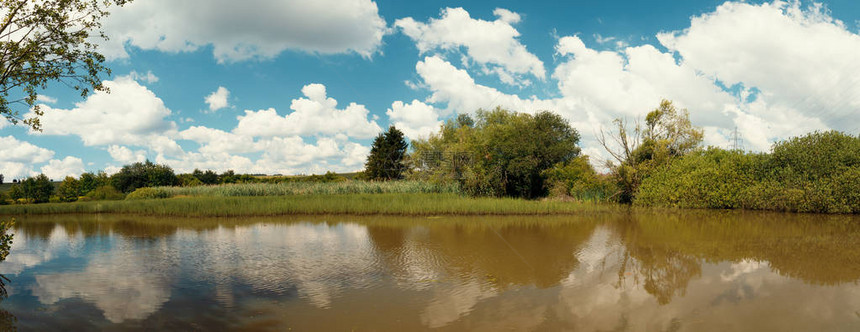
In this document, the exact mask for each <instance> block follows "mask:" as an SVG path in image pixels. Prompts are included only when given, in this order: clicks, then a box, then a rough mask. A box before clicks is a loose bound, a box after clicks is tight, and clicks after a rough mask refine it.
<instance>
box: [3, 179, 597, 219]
mask: <svg viewBox="0 0 860 332" xmlns="http://www.w3.org/2000/svg"><path fill="white" fill-rule="evenodd" d="M387 182H391V181H387ZM195 188H211V186H202V187H195ZM611 209H613V207H612V206H608V207H607V206H599V205H595V204H584V203H570V202H560V201H537V200H523V199H516V198H495V197H464V196H462V195H458V194H439V193H382V194H361V193H351V194H338V195H325V194H308V195H297V196H293V197H290V199H284V198H283V197H276V196H270V197H175V198H170V199H143V200H133V201H131V200H122V201H110V202H75V203H61V204H35V205H10V206H0V213H2V214H17V215H31V214H59V213H128V214H136V215H153V216H187V217H205V216H210V217H229V216H279V215H308V214H349V215H410V216H436V215H554V214H574V213H583V212H591V211H594V212H601V211H607V210H611Z"/></svg>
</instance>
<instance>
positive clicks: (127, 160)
mask: <svg viewBox="0 0 860 332" xmlns="http://www.w3.org/2000/svg"><path fill="white" fill-rule="evenodd" d="M107 151H108V153H109V154H110V157H111V158H113V160H115V161H118V162H120V163H122V164H124V165H126V164H133V163H136V162H143V161H145V160H146V151H144V150H137V151H132V150H131V149H129V148H128V147H125V146H119V145H111V146H109V147H108V149H107Z"/></svg>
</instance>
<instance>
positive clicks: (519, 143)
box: [0, 100, 860, 215]
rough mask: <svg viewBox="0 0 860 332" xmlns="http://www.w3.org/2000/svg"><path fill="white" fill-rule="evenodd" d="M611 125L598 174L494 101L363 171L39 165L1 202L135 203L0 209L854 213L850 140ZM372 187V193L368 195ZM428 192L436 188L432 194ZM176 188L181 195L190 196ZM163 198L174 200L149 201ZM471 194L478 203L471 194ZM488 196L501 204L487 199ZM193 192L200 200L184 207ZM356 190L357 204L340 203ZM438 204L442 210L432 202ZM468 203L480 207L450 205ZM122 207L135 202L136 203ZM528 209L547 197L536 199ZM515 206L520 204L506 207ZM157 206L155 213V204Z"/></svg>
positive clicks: (665, 120)
mask: <svg viewBox="0 0 860 332" xmlns="http://www.w3.org/2000/svg"><path fill="white" fill-rule="evenodd" d="M612 128H613V129H612V130H611V131H609V132H603V131H602V132H601V134H600V135H599V137H598V141H600V143H602V145H603V146H604V148H605V149H606V151H607V153H608V154H609V155H611V156H612V158H614V160H611V161H609V162H607V163H606V164H605V167H606V168H605V170H607V172H605V173H600V172H598V170H597V169H595V167H594V166H593V163H592V162H591V160H590V158H589V156H586V155H582V154H581V153H580V148H579V147H578V144H579V139H580V135H579V133H578V132H577V131H576V130H575V129H573V128H572V127H571V126H570V125H569V124H568V122H567V121H566V120H564V119H563V118H561V117H560V116H558V115H556V114H554V113H550V112H539V113H536V114H534V115H530V114H523V113H516V112H511V111H507V110H504V109H500V108H497V109H495V110H492V111H482V110H479V111H478V112H477V113H476V115H475V118H472V117H471V116H469V115H459V116H457V117H455V118H453V119H450V120H448V121H447V122H445V123H444V124H443V125H442V126H441V128H440V130H439V131H438V132H436V133H433V134H431V135H430V136H429V137H428V138H426V139H417V140H413V141H412V142H411V146H412V150H411V152H408V148H407V147H408V145H407V144H406V141H405V139H404V137H403V134H402V133H401V132H400V131H399V130H397V129H396V128H394V127H393V126H392V127H390V128H389V129H388V131H387V132H385V133H382V134H380V135H379V136H378V137H377V138H376V139H375V140H374V142H373V146H372V149H371V154H370V155H369V156H368V161H367V163H366V167H367V169H366V170H365V171H364V172H362V173H360V174H358V175H356V176H350V177H349V178H348V177H345V176H341V175H338V174H335V173H331V172H328V173H326V174H325V175H312V176H292V177H285V176H274V177H260V176H253V175H248V174H241V175H240V174H235V173H234V172H233V171H227V172H224V173H221V174H218V173H215V172H214V171H211V170H206V171H200V170H194V172H192V173H187V174H179V175H176V174H174V172H173V170H172V169H171V168H170V167H168V166H166V165H155V164H153V163H151V162H149V161H146V162H144V163H135V164H131V165H126V166H125V167H123V168H122V169H121V170H120V171H119V172H118V173H116V174H114V175H112V176H108V175H106V174H105V173H103V172H99V173H97V174H94V173H85V174H83V175H81V177H80V178H79V179H76V178H73V177H67V178H66V179H65V180H64V181H63V182H62V184H60V186H59V187H58V188H57V190H56V192H54V191H53V189H54V188H53V186H52V185H50V180H48V179H47V177H45V176H44V175H41V176H38V177H33V178H28V179H26V180H24V181H20V182H19V183H17V184H14V185H13V186H12V187H11V189H10V190H8V193H0V196H2V197H0V204H3V203H6V204H8V203H16V205H17V204H29V203H44V202H48V201H50V202H74V201H78V202H87V201H104V200H122V199H125V200H127V201H133V202H123V203H107V202H101V203H95V204H88V203H87V204H80V205H75V206H69V207H59V206H60V205H51V206H46V207H44V208H42V207H38V208H37V207H29V206H24V207H21V206H15V207H0V214H9V213H12V214H14V213H60V212H64V211H65V212H111V211H114V209H116V212H134V213H138V212H139V213H165V214H167V215H175V214H178V215H182V213H183V212H181V211H178V210H176V209H178V208H179V207H184V208H189V209H191V210H190V212H188V213H189V215H196V214H198V213H202V214H203V215H207V214H206V213H207V212H205V211H203V209H204V208H205V209H209V208H211V209H213V210H212V211H213V212H212V213H214V214H215V215H222V214H227V215H234V214H231V212H230V211H227V210H224V209H223V208H219V207H216V205H217V202H218V200H217V199H215V200H213V199H210V198H227V197H279V196H289V197H287V198H284V197H282V198H279V199H281V200H284V201H285V203H283V204H285V205H283V206H280V205H277V204H275V203H272V202H273V201H272V198H269V199H267V200H261V201H259V202H258V203H255V202H253V201H250V200H249V201H243V203H245V204H248V206H244V207H234V208H236V209H239V210H237V211H246V212H236V213H249V214H257V213H261V214H264V215H269V214H272V213H347V212H348V211H351V212H354V213H358V214H364V213H371V212H372V211H377V212H378V213H381V214H385V213H403V214H432V213H442V214H446V213H454V214H456V213H466V214H470V213H488V214H497V213H503V212H504V213H514V214H517V213H525V214H529V213H549V212H547V211H561V212H562V213H566V212H569V210H566V209H564V208H561V209H560V208H557V207H555V204H558V203H559V202H571V201H572V202H579V203H580V204H581V203H590V204H597V203H622V204H633V205H637V206H650V207H671V208H710V209H754V210H776V211H791V212H816V213H860V137H858V136H852V135H849V134H844V133H840V132H835V131H828V132H814V133H810V134H807V135H804V136H800V137H795V138H791V139H789V140H786V141H781V142H776V143H775V144H774V145H773V147H772V149H771V151H769V152H767V153H750V152H743V151H738V150H725V149H721V148H716V147H708V148H702V138H703V132H702V130H701V129H700V128H697V127H695V126H694V125H693V124H692V123H691V122H690V120H689V113H688V112H687V110H685V109H677V108H676V107H675V106H674V105H673V104H672V103H671V102H669V101H666V100H664V101H663V102H661V104H660V105H659V106H658V107H657V108H655V109H654V110H653V111H651V112H649V113H648V115H647V116H646V117H645V122H644V123H643V124H639V123H635V124H634V126H633V128H628V124H627V123H625V121H623V120H622V119H616V120H615V121H614V122H613V127H612ZM377 194H379V195H383V196H379V197H377V198H372V199H370V198H367V197H370V196H369V195H377ZM396 194H404V195H411V196H409V197H411V198H410V199H411V200H410V201H409V204H413V206H408V207H406V206H403V207H389V206H386V205H385V204H384V200H382V199H387V198H390V197H394V196H393V195H396ZM350 195H356V196H355V197H354V198H353V197H351V196H350ZM415 195H417V196H415ZM433 195H439V197H438V198H432V197H431V196H433ZM299 196H307V197H299ZM185 197H191V201H189V200H187V199H185ZM547 197H549V199H546V198H547ZM166 198H172V199H179V200H176V201H173V200H171V201H168V202H165V203H151V202H148V200H153V199H166ZM204 198H206V199H204ZM479 198H485V199H487V200H486V201H477V200H476V199H479ZM491 198H496V199H501V200H499V201H492V199H491ZM195 199H198V200H200V202H201V203H200V204H199V205H195V204H193V203H192V201H193V200H195ZM326 199H333V200H337V201H332V202H330V203H329V204H331V206H332V208H331V209H330V210H329V209H326V208H324V207H323V206H322V205H319V206H317V205H315V204H317V203H319V204H322V203H321V202H323V201H324V200H326ZM366 199H368V201H366V203H368V204H369V205H368V206H367V207H361V208H356V207H353V206H352V204H359V203H358V202H364V201H363V200H366ZM517 199H524V200H521V201H520V200H517ZM225 202H226V201H225ZM229 202H233V201H229ZM295 202H304V203H306V204H310V206H317V207H308V208H300V207H293V205H291V204H294V203H295ZM439 202H444V203H445V204H451V205H452V206H454V207H452V208H451V209H445V208H442V207H438V206H437V205H436V204H437V203H438V204H441V203H439ZM477 202H483V203H480V204H484V205H480V204H479V205H477V206H476V207H475V208H464V207H457V206H462V205H463V204H477ZM487 202H494V203H487ZM500 202H506V203H504V204H509V206H511V207H512V208H504V209H500V208H497V207H495V205H494V204H503V203H500ZM515 202H521V203H515ZM159 204H165V205H163V206H162V205H159ZM207 204H209V205H212V206H211V207H210V206H208V205H207ZM273 204H274V205H273ZM487 204H489V205H487ZM134 205H139V206H141V207H140V208H139V209H138V208H134V207H132V206H134ZM323 205H324V204H323ZM536 205H546V207H545V208H537V207H535V206H536ZM255 206H264V208H259V207H255ZM272 206H275V207H272ZM482 208H486V210H482ZM517 208H523V209H524V210H522V211H520V212H517V210H516V209H517ZM102 209H107V210H102ZM149 209H155V210H149ZM159 209H164V210H163V212H160V211H162V210H159ZM541 209H546V210H541ZM574 210H576V208H574ZM45 211H47V212H45ZM536 211H537V212H536ZM541 211H543V212H541ZM553 213H554V212H553Z"/></svg>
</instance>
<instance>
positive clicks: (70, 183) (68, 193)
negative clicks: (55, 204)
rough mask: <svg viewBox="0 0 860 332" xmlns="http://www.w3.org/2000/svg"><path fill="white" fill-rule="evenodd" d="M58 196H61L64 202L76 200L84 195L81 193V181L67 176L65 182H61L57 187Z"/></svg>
mask: <svg viewBox="0 0 860 332" xmlns="http://www.w3.org/2000/svg"><path fill="white" fill-rule="evenodd" d="M57 196H59V198H60V201H62V202H74V201H76V200H78V197H79V196H83V194H81V183H80V181H78V180H77V179H75V178H73V177H71V176H67V177H66V178H65V179H64V180H63V183H60V187H58V188H57Z"/></svg>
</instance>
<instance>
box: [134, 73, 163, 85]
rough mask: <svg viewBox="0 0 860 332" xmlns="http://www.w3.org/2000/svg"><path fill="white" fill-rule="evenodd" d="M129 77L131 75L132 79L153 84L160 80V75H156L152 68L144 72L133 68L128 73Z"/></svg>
mask: <svg viewBox="0 0 860 332" xmlns="http://www.w3.org/2000/svg"><path fill="white" fill-rule="evenodd" d="M128 77H131V79H133V80H135V81H138V82H143V83H150V84H151V83H156V82H158V76H155V74H153V73H152V71H151V70H147V71H146V73H144V74H141V73H138V72H137V71H134V70H132V71H131V73H128Z"/></svg>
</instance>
